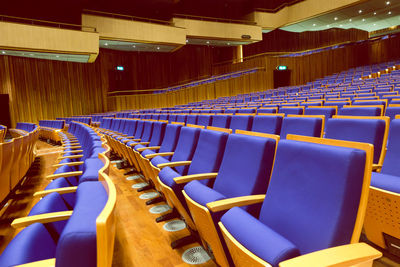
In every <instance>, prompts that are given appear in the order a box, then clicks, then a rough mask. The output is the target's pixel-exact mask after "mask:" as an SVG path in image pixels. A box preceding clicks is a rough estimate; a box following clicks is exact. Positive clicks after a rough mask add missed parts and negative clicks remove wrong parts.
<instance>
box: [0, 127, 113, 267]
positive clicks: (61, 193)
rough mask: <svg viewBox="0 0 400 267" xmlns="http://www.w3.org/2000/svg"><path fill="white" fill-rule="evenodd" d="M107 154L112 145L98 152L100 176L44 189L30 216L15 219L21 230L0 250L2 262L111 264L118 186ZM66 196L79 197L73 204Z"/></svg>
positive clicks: (16, 225)
mask: <svg viewBox="0 0 400 267" xmlns="http://www.w3.org/2000/svg"><path fill="white" fill-rule="evenodd" d="M71 126H73V124H72V125H71ZM75 126H77V125H75ZM72 128H80V127H79V126H78V127H72ZM84 128H86V127H84ZM80 131H85V130H83V128H81V129H76V131H73V132H74V133H76V135H77V136H80V134H81V133H79V132H80ZM103 150H104V149H103ZM106 154H108V150H106V151H103V153H101V154H98V157H99V158H98V160H99V161H101V162H102V164H103V167H102V168H101V170H98V179H96V181H87V182H82V183H80V184H79V185H78V186H77V187H75V188H69V190H68V191H67V190H47V192H46V194H41V195H40V196H41V197H42V198H41V199H40V201H39V202H37V204H35V206H34V207H33V208H32V209H31V211H30V213H29V214H28V216H27V217H23V218H18V219H15V220H14V221H13V222H12V226H13V227H14V228H17V229H19V228H23V229H22V230H21V231H20V232H19V233H18V234H17V236H15V237H14V238H13V240H12V241H11V242H10V243H9V244H8V246H7V247H6V249H5V250H4V252H3V253H2V254H1V256H0V266H1V267H3V266H4V267H5V266H7V267H8V266H15V265H20V264H31V265H35V266H39V265H40V266H66V267H67V266H68V267H69V266H76V267H79V266H82V267H90V266H98V267H109V266H111V264H112V255H113V250H114V238H115V218H114V208H115V203H116V190H115V186H114V184H113V183H112V181H111V180H110V178H109V177H108V169H109V160H108V158H107V155H106ZM67 195H70V196H71V195H72V197H73V198H74V199H75V201H74V202H75V204H74V205H73V206H71V205H69V204H68V203H67V202H65V197H66V196H67Z"/></svg>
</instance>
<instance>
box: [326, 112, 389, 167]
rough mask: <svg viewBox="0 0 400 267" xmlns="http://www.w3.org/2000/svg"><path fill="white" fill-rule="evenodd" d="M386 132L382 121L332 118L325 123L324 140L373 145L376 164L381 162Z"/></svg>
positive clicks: (384, 123)
mask: <svg viewBox="0 0 400 267" xmlns="http://www.w3.org/2000/svg"><path fill="white" fill-rule="evenodd" d="M386 131H387V130H386V121H385V120H384V119H367V118H366V119H361V118H357V117H355V118H351V117H348V118H336V117H335V116H334V117H333V118H332V119H329V120H328V122H327V125H326V131H325V138H330V139H337V140H346V141H354V142H363V143H368V144H372V145H374V157H373V163H375V164H378V163H379V161H380V160H381V161H382V160H383V159H381V153H382V149H384V147H383V145H386V140H387V132H386ZM384 140H385V141H384ZM384 142H385V143H384Z"/></svg>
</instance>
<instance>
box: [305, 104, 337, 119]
mask: <svg viewBox="0 0 400 267" xmlns="http://www.w3.org/2000/svg"><path fill="white" fill-rule="evenodd" d="M304 115H324V116H325V121H326V120H328V119H330V118H332V116H333V115H336V109H335V108H324V107H320V108H305V110H304Z"/></svg>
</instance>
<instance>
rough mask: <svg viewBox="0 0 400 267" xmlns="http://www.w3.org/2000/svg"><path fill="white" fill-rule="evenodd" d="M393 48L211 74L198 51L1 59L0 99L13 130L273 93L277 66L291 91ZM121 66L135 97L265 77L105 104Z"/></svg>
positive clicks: (247, 64) (396, 53)
mask: <svg viewBox="0 0 400 267" xmlns="http://www.w3.org/2000/svg"><path fill="white" fill-rule="evenodd" d="M398 47H400V37H393V38H388V39H385V40H380V41H376V42H372V43H360V44H358V45H355V46H350V47H345V48H341V49H336V50H330V51H324V52H321V53H316V54H312V55H306V56H301V57H287V58H283V57H271V56H257V57H254V58H252V59H249V60H245V61H244V62H243V63H237V64H224V65H214V66H213V65H212V61H213V55H212V54H213V52H212V51H210V50H211V48H207V47H196V46H191V47H187V48H185V47H183V48H182V49H183V50H178V51H177V52H175V53H172V54H170V55H162V56H161V55H159V54H158V53H157V55H158V56H157V55H154V53H141V54H139V53H127V54H124V53H115V52H109V51H104V50H101V52H100V55H99V57H98V59H97V60H96V62H95V63H92V64H82V63H71V62H59V61H47V60H39V59H29V58H19V57H9V56H0V93H6V94H9V96H10V113H11V118H12V125H13V126H15V124H16V122H19V121H26V122H38V120H40V119H53V118H55V117H64V116H71V115H82V114H91V113H98V112H105V111H112V110H123V109H135V108H156V107H167V106H173V105H177V104H185V103H187V102H194V101H201V100H204V99H211V98H216V97H220V96H229V95H236V94H240V93H246V92H252V91H260V90H266V89H270V88H272V87H273V70H274V69H275V68H276V66H277V65H287V66H288V67H289V69H292V77H291V84H292V85H299V84H304V83H306V82H308V81H312V80H314V79H316V78H320V77H323V76H326V75H330V74H332V73H334V72H339V71H342V70H346V69H348V68H352V67H355V66H359V65H366V64H374V63H379V62H385V61H390V60H393V59H398V58H400V50H399V49H398ZM197 50H198V51H197ZM196 51H197V52H199V53H198V54H196ZM123 60H126V61H123ZM124 62H127V64H128V63H129V62H133V63H132V66H133V68H134V70H132V71H134V72H135V73H134V75H135V76H134V77H135V79H136V84H137V86H138V89H147V88H155V87H150V85H153V84H157V85H159V86H158V88H163V87H167V86H170V85H171V83H176V82H177V81H186V80H188V79H189V80H190V79H197V78H204V77H203V76H206V75H207V74H208V75H211V74H214V75H218V74H224V73H229V72H233V71H237V70H243V69H249V68H253V67H265V69H266V70H265V71H264V72H259V73H256V74H249V75H245V76H242V77H239V78H235V79H231V80H224V81H218V82H216V83H214V84H207V85H202V86H198V87H192V88H187V89H184V90H181V91H178V92H172V93H168V94H160V95H140V96H123V97H108V96H107V90H108V75H109V73H108V72H109V70H110V69H112V68H114V67H115V66H116V65H119V64H125V63H124Z"/></svg>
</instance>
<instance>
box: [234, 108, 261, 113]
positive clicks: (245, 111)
mask: <svg viewBox="0 0 400 267" xmlns="http://www.w3.org/2000/svg"><path fill="white" fill-rule="evenodd" d="M256 110H257V109H255V108H241V109H238V110H237V112H236V113H246V114H247V113H250V114H251V113H256Z"/></svg>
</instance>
